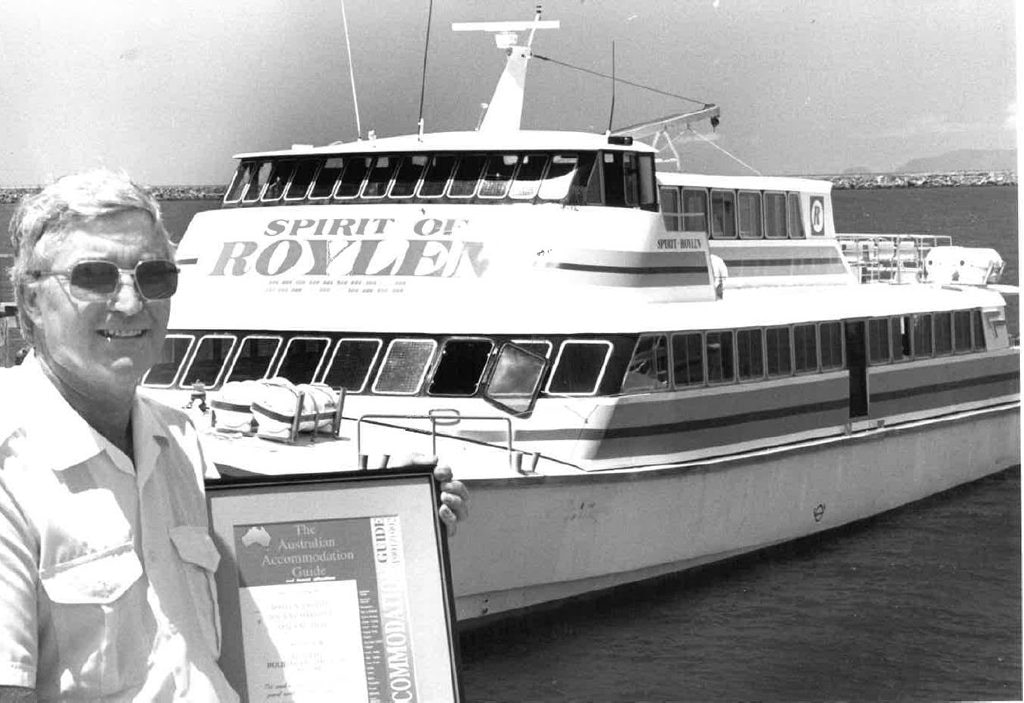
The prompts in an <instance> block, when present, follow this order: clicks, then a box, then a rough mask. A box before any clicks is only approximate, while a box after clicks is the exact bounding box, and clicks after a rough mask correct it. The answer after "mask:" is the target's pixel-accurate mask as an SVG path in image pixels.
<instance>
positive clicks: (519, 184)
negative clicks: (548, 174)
mask: <svg viewBox="0 0 1024 703" xmlns="http://www.w3.org/2000/svg"><path fill="white" fill-rule="evenodd" d="M547 165H548V157H547V156H546V155H544V154H526V155H525V156H524V157H523V160H522V161H521V162H520V164H519V170H518V171H516V178H515V180H514V181H512V188H511V189H510V190H509V192H508V197H510V198H512V199H513V200H530V199H532V198H535V197H537V193H538V192H539V191H540V184H541V177H542V176H543V175H544V167H545V166H547Z"/></svg>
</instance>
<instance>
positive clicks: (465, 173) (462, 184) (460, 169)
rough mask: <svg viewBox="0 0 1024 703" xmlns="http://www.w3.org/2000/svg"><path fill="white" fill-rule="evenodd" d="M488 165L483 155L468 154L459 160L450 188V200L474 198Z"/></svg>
mask: <svg viewBox="0 0 1024 703" xmlns="http://www.w3.org/2000/svg"><path fill="white" fill-rule="evenodd" d="M486 163H487V157H485V156H483V155H482V154H467V155H465V156H463V157H462V158H461V159H460V160H459V165H458V166H456V167H455V175H454V176H453V177H452V182H451V185H449V186H448V197H449V198H472V197H473V194H474V193H476V186H477V182H478V181H479V180H480V174H481V173H482V172H483V170H484V166H485V165H486Z"/></svg>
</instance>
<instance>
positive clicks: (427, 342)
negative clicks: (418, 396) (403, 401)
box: [373, 339, 437, 395]
mask: <svg viewBox="0 0 1024 703" xmlns="http://www.w3.org/2000/svg"><path fill="white" fill-rule="evenodd" d="M436 346H437V345H436V343H435V342H434V340H432V339H396V340H393V341H392V342H391V344H390V345H388V352H387V356H385V357H384V362H383V363H382V364H381V367H380V371H379V372H378V373H377V380H376V381H374V383H373V390H374V392H376V393H399V394H402V395H412V394H414V393H416V391H418V390H419V389H420V384H422V383H423V376H424V375H425V374H426V371H427V364H428V363H430V359H431V358H432V357H433V356H434V348H435V347H436Z"/></svg>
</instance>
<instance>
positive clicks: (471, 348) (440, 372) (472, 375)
mask: <svg viewBox="0 0 1024 703" xmlns="http://www.w3.org/2000/svg"><path fill="white" fill-rule="evenodd" d="M493 348H494V344H493V343H492V342H491V340H489V339H449V340H448V341H446V342H445V343H444V346H443V347H441V356H440V358H439V359H438V360H437V367H436V368H435V369H434V375H433V378H432V379H431V381H430V387H429V388H427V393H429V394H430V395H457V396H468V395H475V394H476V391H477V388H479V386H480V379H481V377H482V376H483V373H484V369H485V368H486V367H487V359H488V358H489V357H490V355H491V350H492V349H493Z"/></svg>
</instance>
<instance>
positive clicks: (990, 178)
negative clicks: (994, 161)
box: [821, 171, 1017, 190]
mask: <svg viewBox="0 0 1024 703" xmlns="http://www.w3.org/2000/svg"><path fill="white" fill-rule="evenodd" d="M821 178H824V179H825V180H829V181H832V187H833V188H835V189H836V190H855V189H864V188H949V187H955V186H1015V185H1017V174H1016V173H1015V172H1013V171H954V172H949V173H844V174H842V175H839V176H821Z"/></svg>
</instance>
